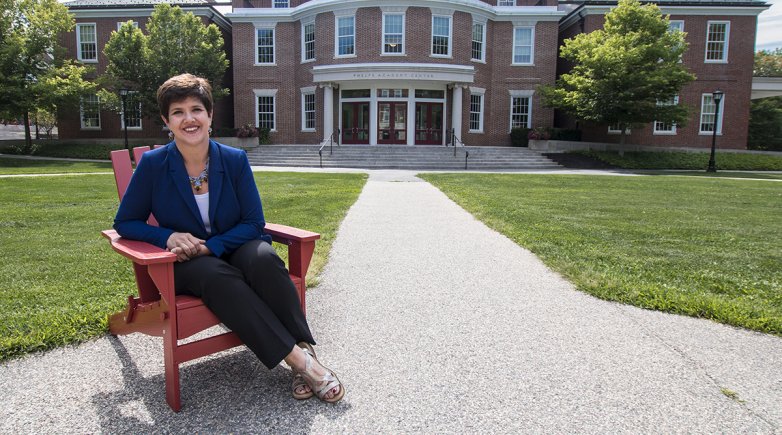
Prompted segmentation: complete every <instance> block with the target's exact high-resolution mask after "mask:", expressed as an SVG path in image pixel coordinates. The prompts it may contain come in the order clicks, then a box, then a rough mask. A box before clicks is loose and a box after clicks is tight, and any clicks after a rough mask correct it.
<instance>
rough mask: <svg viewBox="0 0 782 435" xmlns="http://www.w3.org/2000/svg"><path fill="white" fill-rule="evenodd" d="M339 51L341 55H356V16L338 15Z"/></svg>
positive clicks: (338, 53)
mask: <svg viewBox="0 0 782 435" xmlns="http://www.w3.org/2000/svg"><path fill="white" fill-rule="evenodd" d="M336 35H337V44H336V45H337V52H336V53H335V55H336V56H337V57H339V56H355V55H356V17H355V16H354V15H351V16H345V17H337V31H336Z"/></svg>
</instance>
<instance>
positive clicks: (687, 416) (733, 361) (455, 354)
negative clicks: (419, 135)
mask: <svg viewBox="0 0 782 435" xmlns="http://www.w3.org/2000/svg"><path fill="white" fill-rule="evenodd" d="M308 309H309V313H308V316H309V319H310V322H311V326H312V328H313V330H314V331H315V335H316V339H317V340H318V341H319V346H318V354H319V356H320V357H321V360H323V361H324V362H325V363H327V365H329V366H331V367H332V368H334V369H336V370H337V372H338V373H339V375H340V377H341V379H342V380H343V382H344V383H345V384H346V385H347V389H348V392H347V395H346V397H345V400H344V401H343V402H342V403H340V404H338V405H336V406H329V405H326V404H323V403H319V402H318V401H316V400H309V401H305V402H297V401H295V400H293V399H292V398H291V397H290V393H289V382H290V377H289V374H288V372H287V370H286V369H285V368H283V367H278V368H276V369H274V370H272V371H268V370H266V369H265V368H263V367H262V366H261V364H260V363H258V362H257V361H256V360H255V358H254V357H253V356H252V355H251V354H250V352H249V351H246V350H243V349H238V350H234V351H230V352H226V353H224V354H220V355H218V356H214V357H212V358H209V359H203V360H199V361H196V362H195V363H190V364H188V365H186V366H185V367H184V369H183V370H182V385H183V388H182V393H183V396H182V397H183V410H182V412H180V413H179V414H174V413H172V412H171V411H170V410H169V409H168V407H167V405H166V404H165V401H164V398H163V376H162V372H163V367H162V346H161V344H160V341H159V340H158V339H155V338H149V337H144V336H140V335H137V336H130V337H122V338H119V339H116V338H102V339H99V340H96V341H92V342H89V343H86V344H83V345H80V346H78V347H73V348H64V349H58V350H54V351H51V352H47V353H44V354H39V355H33V356H29V357H26V358H23V359H20V360H15V361H11V362H9V363H6V364H3V365H0V390H2V391H4V394H2V395H0V409H3V411H4V412H3V416H1V417H0V432H3V433H11V432H13V433H19V432H25V433H44V432H47V433H49V432H111V433H139V432H150V431H155V432H184V431H188V432H269V433H304V432H307V433H415V432H425V433H471V432H481V433H520V432H523V433H530V432H531V433H572V432H578V433H605V432H625V433H639V432H654V433H668V432H696V433H714V432H729V433H730V432H759V433H779V432H780V431H782V407H780V405H779V404H780V403H781V402H782V370H780V361H782V339H780V338H779V337H775V336H769V335H764V334H760V333H754V332H749V331H745V330H741V329H737V328H732V327H728V326H724V325H720V324H716V323H713V322H710V321H705V320H699V319H693V318H688V317H682V316H675V315H669V314H663V313H658V312H652V311H646V310H642V309H637V308H633V307H628V306H624V305H619V304H616V303H611V302H605V301H601V300H597V299H595V298H593V297H591V296H588V295H585V294H583V293H580V292H578V291H576V290H575V289H574V288H573V286H572V285H571V284H570V283H568V282H567V281H565V280H564V279H562V278H561V277H560V276H558V275H557V274H555V273H553V272H551V271H550V270H549V269H547V268H546V267H545V266H544V265H543V264H542V263H541V262H540V261H539V260H538V259H537V258H536V257H535V256H534V255H532V254H531V253H530V252H528V251H526V250H525V249H522V248H520V247H519V246H517V245H516V244H514V243H513V242H511V241H510V240H509V239H507V238H506V237H504V236H502V235H500V234H498V233H496V232H495V231H493V230H491V229H489V228H487V227H486V226H485V225H483V224H482V223H481V222H479V221H476V220H475V219H474V218H473V217H472V216H471V215H469V214H468V213H466V212H465V211H464V210H462V209H461V208H460V207H458V206H457V205H456V204H454V203H453V202H452V201H450V200H449V199H448V198H447V197H446V196H445V195H443V194H442V193H441V192H440V191H438V190H437V189H435V188H434V187H432V186H431V185H429V184H428V183H425V182H423V181H421V180H420V179H418V178H416V177H415V176H413V175H411V173H406V172H399V171H372V172H371V175H370V178H369V181H368V182H367V184H366V186H365V188H364V190H363V192H362V193H361V195H360V197H359V199H358V201H357V202H356V203H355V204H354V205H353V207H352V208H351V209H350V211H349V212H348V214H347V217H346V218H345V220H344V222H343V223H342V226H341V228H340V231H339V234H338V237H337V239H336V241H335V243H334V245H333V248H332V253H331V257H330V260H329V263H328V264H327V266H326V268H325V269H324V271H323V273H322V275H321V279H320V285H319V286H318V287H316V288H313V289H311V290H310V291H309V293H308ZM729 391H732V392H735V393H736V394H737V395H738V400H736V399H732V398H730V397H728V396H726V394H724V393H728V392H729Z"/></svg>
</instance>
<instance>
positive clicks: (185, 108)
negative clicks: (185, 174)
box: [162, 97, 212, 146]
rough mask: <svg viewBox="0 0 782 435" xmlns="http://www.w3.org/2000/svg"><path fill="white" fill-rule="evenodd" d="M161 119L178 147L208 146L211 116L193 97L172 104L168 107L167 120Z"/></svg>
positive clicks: (199, 101)
mask: <svg viewBox="0 0 782 435" xmlns="http://www.w3.org/2000/svg"><path fill="white" fill-rule="evenodd" d="M162 118H163V122H165V123H166V125H167V126H168V128H169V129H170V130H171V132H172V133H174V139H175V140H176V143H177V145H180V146H206V145H208V144H209V126H210V125H212V114H211V113H209V112H208V111H207V110H206V107H204V104H203V103H202V102H201V100H199V99H198V98H195V97H187V98H185V99H184V100H181V101H176V102H172V103H171V105H170V106H169V107H168V119H166V118H165V117H162Z"/></svg>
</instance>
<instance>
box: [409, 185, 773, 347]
mask: <svg viewBox="0 0 782 435" xmlns="http://www.w3.org/2000/svg"><path fill="white" fill-rule="evenodd" d="M422 178H424V179H426V180H428V181H430V182H431V183H432V184H434V185H435V186H437V187H438V188H440V189H441V190H443V191H444V192H445V193H446V194H447V195H448V196H449V197H450V198H452V199H453V200H454V201H456V202H457V203H459V204H460V205H461V206H462V207H464V208H465V209H466V210H468V211H469V212H471V213H472V214H473V215H475V216H476V218H478V219H480V220H482V221H484V222H485V223H486V224H487V225H489V226H490V227H492V228H494V229H496V230H497V231H499V232H501V233H503V234H505V235H506V236H508V237H510V238H511V239H512V240H514V241H515V242H516V243H518V244H519V245H521V246H524V247H526V248H528V249H530V250H531V251H532V252H534V253H535V254H537V255H538V256H539V257H540V258H541V259H542V260H543V261H544V262H545V263H546V264H547V265H548V266H549V267H551V268H552V269H554V270H555V271H557V272H559V273H561V274H563V275H564V276H565V277H567V278H568V279H569V280H570V281H571V282H573V283H574V284H575V285H576V286H577V287H578V288H579V289H580V290H582V291H585V292H587V293H590V294H592V295H595V296H597V297H600V298H604V299H608V300H615V301H620V302H623V303H628V304H632V305H637V306H640V307H645V308H652V309H657V310H662V311H668V312H673V313H681V314H687V315H691V316H696V317H705V318H709V319H714V320H716V321H719V322H723V323H728V324H731V325H737V326H743V327H746V328H750V329H754V330H758V331H764V332H770V333H774V334H779V335H782V223H781V221H780V217H782V184H780V183H778V182H772V181H754V180H729V179H720V178H700V177H674V176H669V177H643V176H640V177H618V176H616V177H614V176H581V175H504V174H464V175H457V174H426V175H422Z"/></svg>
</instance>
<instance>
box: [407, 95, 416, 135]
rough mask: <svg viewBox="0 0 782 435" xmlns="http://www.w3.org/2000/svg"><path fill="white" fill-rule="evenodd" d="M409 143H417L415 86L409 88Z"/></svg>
mask: <svg viewBox="0 0 782 435" xmlns="http://www.w3.org/2000/svg"><path fill="white" fill-rule="evenodd" d="M407 144H408V145H415V87H414V86H410V87H409V88H407Z"/></svg>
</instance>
